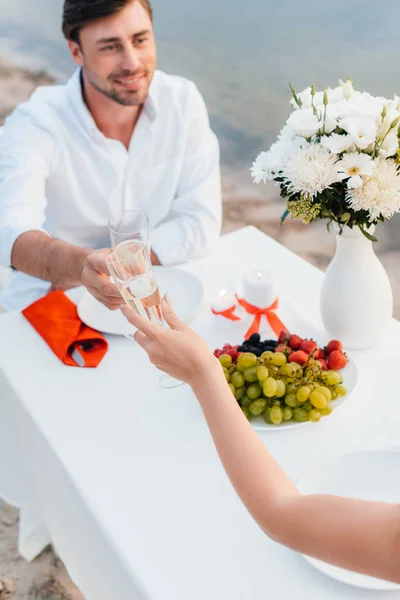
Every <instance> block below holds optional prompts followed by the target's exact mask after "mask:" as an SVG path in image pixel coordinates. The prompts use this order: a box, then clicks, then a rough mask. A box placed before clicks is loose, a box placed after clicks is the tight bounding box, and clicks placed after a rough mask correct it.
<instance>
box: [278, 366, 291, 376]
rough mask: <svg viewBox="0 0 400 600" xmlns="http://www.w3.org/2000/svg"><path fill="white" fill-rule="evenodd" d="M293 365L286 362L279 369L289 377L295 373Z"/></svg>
mask: <svg viewBox="0 0 400 600" xmlns="http://www.w3.org/2000/svg"><path fill="white" fill-rule="evenodd" d="M293 372H294V371H293V366H292V365H291V364H290V363H285V364H284V365H282V366H281V368H280V369H279V373H280V374H281V375H287V376H288V377H290V375H292V374H293Z"/></svg>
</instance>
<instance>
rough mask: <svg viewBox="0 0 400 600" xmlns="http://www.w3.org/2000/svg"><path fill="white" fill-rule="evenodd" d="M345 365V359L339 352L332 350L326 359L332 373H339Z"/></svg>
mask: <svg viewBox="0 0 400 600" xmlns="http://www.w3.org/2000/svg"><path fill="white" fill-rule="evenodd" d="M346 365H347V357H346V356H345V355H344V354H343V352H340V350H333V351H332V352H331V353H330V355H329V357H328V367H329V368H330V369H333V370H334V371H339V369H343V367H345V366H346Z"/></svg>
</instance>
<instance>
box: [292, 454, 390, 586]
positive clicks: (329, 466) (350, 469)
mask: <svg viewBox="0 0 400 600" xmlns="http://www.w3.org/2000/svg"><path fill="white" fill-rule="evenodd" d="M297 488H298V489H299V490H300V492H302V493H303V494H333V495H335V496H342V497H350V498H358V499H361V500H374V501H381V502H390V503H395V504H398V503H399V502H400V453H399V452H388V451H368V452H357V453H354V454H344V455H342V456H338V457H336V458H333V459H331V460H328V461H325V462H323V463H321V464H319V465H318V466H316V467H314V468H313V469H312V470H311V471H310V472H308V473H307V474H306V475H305V476H303V477H302V478H301V479H300V481H299V482H298V483H297ZM304 558H305V560H306V561H307V562H308V563H310V564H311V565H312V566H313V567H315V568H316V569H318V570H319V571H322V573H325V575H328V576H329V577H332V578H333V579H336V580H337V581H341V582H342V583H346V584H348V585H353V586H357V587H361V588H364V589H369V590H388V591H389V590H400V585H398V584H396V583H391V582H389V581H383V580H381V579H376V578H375V577H369V576H368V575H362V574H360V573H353V572H352V571H348V570H347V569H342V568H340V567H336V566H334V565H330V564H328V563H325V562H323V561H321V560H317V559H315V558H310V557H308V556H304Z"/></svg>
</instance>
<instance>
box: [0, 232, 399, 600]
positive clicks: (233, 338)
mask: <svg viewBox="0 0 400 600" xmlns="http://www.w3.org/2000/svg"><path fill="white" fill-rule="evenodd" d="M246 266H251V267H256V268H257V267H258V266H259V267H260V268H267V269H271V270H274V271H275V272H276V274H277V276H278V281H279V285H280V295H281V297H282V298H283V299H284V300H285V302H284V303H283V305H282V312H283V313H284V314H282V317H285V318H286V319H288V320H289V321H290V322H288V323H287V325H288V326H289V328H293V329H296V328H301V327H303V326H304V320H303V321H301V319H300V320H298V319H297V317H296V316H295V313H293V314H292V313H291V312H290V310H289V309H288V306H289V304H290V303H291V305H292V306H295V307H296V308H297V309H298V311H299V312H300V314H302V315H303V316H304V318H305V319H306V320H308V321H309V323H310V331H311V330H312V332H313V333H314V331H315V328H317V330H318V329H319V328H322V326H321V323H320V319H319V316H318V315H319V310H318V303H319V290H320V285H321V281H322V273H321V272H320V271H318V270H317V269H316V268H314V267H313V266H311V265H309V264H308V263H306V262H304V261H303V260H302V259H300V258H299V257H297V256H295V255H294V254H292V253H291V252H289V251H288V250H286V249H285V248H283V247H282V246H280V245H279V244H278V243H276V242H275V241H273V240H272V239H270V238H268V237H267V236H265V235H264V234H262V233H261V232H259V231H258V230H256V229H255V228H253V227H248V228H246V229H243V230H241V231H239V232H235V233H233V234H230V235H228V236H225V237H223V238H222V239H221V241H220V244H219V247H218V249H217V250H216V251H215V252H214V253H213V255H212V256H210V257H207V258H204V259H202V260H200V261H198V262H195V263H192V264H190V265H185V266H183V267H182V268H184V269H186V270H188V271H190V272H192V273H194V274H196V275H197V276H199V277H200V278H201V280H202V281H203V283H204V285H205V291H206V300H207V299H209V298H210V297H211V296H212V295H213V294H215V292H216V291H218V290H220V289H221V288H222V287H228V288H229V287H230V286H231V285H233V284H234V282H235V280H236V279H237V277H238V276H240V273H241V270H242V268H245V267H246ZM74 294H75V296H74ZM72 296H73V297H75V298H77V297H78V296H79V291H78V292H73V294H72ZM288 302H289V304H287V303H288ZM302 323H303V325H302ZM191 324H192V326H193V327H194V328H195V329H196V330H197V331H199V332H200V333H201V334H202V335H203V336H204V337H205V338H206V339H207V340H208V341H209V342H210V344H211V345H212V346H213V347H217V346H219V345H220V343H222V342H225V341H227V342H239V341H241V339H242V337H243V333H244V331H243V332H241V333H240V335H239V339H238V334H237V333H233V332H230V333H229V335H228V334H227V333H226V332H221V331H216V330H215V329H214V327H213V322H212V319H211V316H210V314H209V311H208V309H207V308H206V306H203V307H202V309H200V310H199V312H198V313H197V314H196V316H195V318H194V319H193V321H192V323H191ZM312 328H314V329H312ZM299 333H303V332H301V331H299ZM304 333H306V332H304ZM399 334H400V325H399V323H398V322H397V321H393V323H392V325H391V328H390V331H388V333H387V335H386V337H385V339H384V340H383V341H382V343H381V344H380V346H379V347H378V348H375V349H373V350H370V351H363V352H354V353H353V357H354V358H355V360H356V361H357V363H358V366H359V368H360V373H361V379H362V381H361V382H360V384H359V387H358V388H357V391H356V392H355V393H354V394H353V395H352V396H351V398H349V400H348V402H346V403H344V404H343V406H342V407H340V408H339V409H338V410H337V411H334V413H333V414H332V415H331V416H330V417H329V418H326V419H324V420H323V421H322V422H320V423H319V424H316V425H314V424H306V425H304V426H303V427H299V428H297V429H291V430H288V431H282V430H279V431H272V432H268V433H263V434H261V435H262V439H263V441H264V442H265V444H266V445H267V446H268V448H269V449H270V450H271V452H272V453H273V454H274V455H275V456H276V458H277V459H278V460H279V462H280V463H281V464H282V466H283V467H284V468H285V469H286V470H287V472H288V473H289V475H290V476H291V477H292V478H294V479H297V478H299V477H300V476H301V475H302V474H303V473H304V472H306V471H307V470H308V469H309V468H310V467H311V466H313V465H314V464H316V463H318V462H320V461H322V460H325V459H327V458H330V457H332V456H335V455H338V454H340V453H344V452H348V451H352V450H357V449H360V448H371V447H381V446H382V445H383V444H386V445H388V444H389V445H391V446H393V444H395V443H396V437H397V434H398V432H399V431H400V426H399V421H400V416H399V408H398V401H399V400H398V385H397V383H396V380H395V377H393V375H392V374H393V373H394V374H395V373H396V372H397V371H396V370H397V369H398V359H397V358H396V356H397V352H398V339H399ZM316 335H318V339H319V341H320V342H324V341H325V340H326V337H324V335H323V333H322V331H321V333H320V334H319V333H318V331H317V332H316ZM108 339H109V342H110V349H109V352H108V353H107V355H106V357H105V359H104V360H103V362H102V363H101V365H100V366H99V367H98V368H97V369H94V370H89V369H78V368H69V367H66V366H64V365H63V364H61V363H60V362H59V361H58V359H57V358H56V357H55V356H54V355H53V354H52V353H51V351H50V350H49V348H48V347H47V346H46V344H45V343H44V342H43V341H42V340H41V338H39V337H38V335H37V334H36V333H35V331H34V330H33V329H32V328H31V326H30V325H29V323H28V322H27V321H26V320H25V319H24V318H23V317H22V316H21V315H20V314H19V313H10V314H7V315H4V316H1V317H0V340H1V344H0V496H2V497H3V498H4V499H5V500H7V501H8V502H10V503H12V504H14V505H16V506H18V507H20V508H21V528H20V546H19V547H20V552H21V554H22V555H23V556H24V557H25V558H27V559H28V560H31V559H33V558H34V557H35V556H36V555H37V554H38V553H39V552H40V551H41V550H42V549H43V548H44V547H45V545H46V544H48V543H49V542H51V543H52V544H53V545H54V547H55V549H56V551H57V553H58V554H59V555H60V557H61V558H62V560H63V561H64V562H65V564H66V567H67V569H68V571H69V573H70V575H71V577H72V579H73V580H74V581H75V583H76V584H77V585H78V587H79V588H80V589H81V591H82V593H83V594H84V595H85V596H86V598H87V600H111V599H113V600H114V599H115V600H136V599H138V600H143V599H148V600H245V599H246V600H248V599H251V600H261V599H264V598H265V599H266V598H273V600H287V599H289V598H294V597H296V598H297V599H298V600H299V599H302V598H304V599H306V598H307V600H314V599H315V600H321V599H322V598H323V599H324V600H330V599H333V598H335V599H339V598H340V599H341V600H347V599H349V600H356V599H364V598H368V600H380V599H383V598H387V596H386V594H385V593H383V592H366V591H363V590H360V589H356V588H351V587H347V586H344V585H341V584H339V583H337V582H334V581H331V580H330V579H328V578H327V577H325V576H324V575H322V574H321V573H319V572H318V571H315V570H314V569H313V568H312V567H311V566H309V565H308V564H307V563H306V562H305V561H304V560H303V559H302V558H301V557H300V556H298V555H297V554H295V553H293V552H291V551H290V550H287V549H286V548H283V547H280V546H278V545H277V544H275V543H274V542H272V541H270V540H269V539H268V538H267V537H266V536H265V535H264V534H263V533H262V532H261V531H260V530H259V529H258V527H257V526H256V524H255V523H254V522H253V520H252V519H251V517H250V516H249V515H248V514H247V512H246V510H245V508H244V507H243V506H242V504H241V502H240V501H239V499H238V498H237V496H236V494H235V492H234V491H233V489H232V487H231V485H230V483H229V481H228V479H227V477H226V475H225V473H224V471H223V468H222V466H221V464H220V462H219V459H218V456H217V454H216V451H215V449H214V447H213V443H212V439H211V436H210V434H209V432H208V429H207V427H206V423H205V421H204V418H203V416H202V413H201V411H200V408H199V406H198V404H197V401H196V399H195V397H194V396H193V394H192V392H191V390H190V389H189V388H188V387H187V386H183V387H181V388H177V389H174V390H163V389H161V388H160V387H159V386H158V376H157V374H156V373H155V371H154V368H153V366H152V365H151V364H150V363H149V362H148V360H147V357H146V356H145V355H144V353H143V352H142V351H141V349H140V348H139V347H138V346H136V345H135V344H134V343H132V342H130V341H129V340H127V339H125V338H118V337H113V336H109V337H108ZM195 353H196V349H195V348H194V349H193V356H194V359H195ZM383 367H384V371H383V373H384V374H383V375H382V369H383ZM388 436H390V440H391V441H390V440H389V438H388ZM393 440H394V442H393ZM391 598H393V599H396V600H397V599H400V592H395V593H393V594H391Z"/></svg>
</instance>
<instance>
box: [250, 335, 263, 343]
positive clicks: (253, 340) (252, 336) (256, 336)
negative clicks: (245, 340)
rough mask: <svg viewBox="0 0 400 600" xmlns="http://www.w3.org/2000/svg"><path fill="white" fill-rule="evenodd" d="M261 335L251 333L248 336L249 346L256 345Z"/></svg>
mask: <svg viewBox="0 0 400 600" xmlns="http://www.w3.org/2000/svg"><path fill="white" fill-rule="evenodd" d="M260 339H261V336H260V334H259V333H253V335H251V336H250V338H249V343H250V344H251V346H257V345H258V344H259V342H260Z"/></svg>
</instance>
